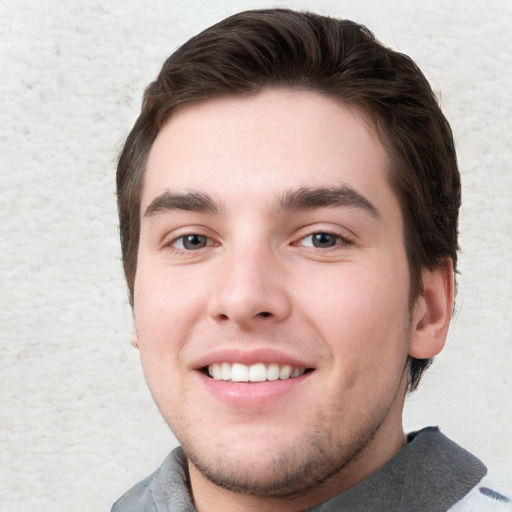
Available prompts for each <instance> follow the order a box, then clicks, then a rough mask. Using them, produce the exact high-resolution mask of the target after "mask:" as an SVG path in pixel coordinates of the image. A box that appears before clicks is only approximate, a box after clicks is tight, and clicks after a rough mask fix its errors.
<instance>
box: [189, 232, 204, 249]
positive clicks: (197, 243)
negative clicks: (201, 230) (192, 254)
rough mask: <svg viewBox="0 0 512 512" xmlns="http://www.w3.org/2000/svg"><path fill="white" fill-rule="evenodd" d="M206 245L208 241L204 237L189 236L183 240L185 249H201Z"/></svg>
mask: <svg viewBox="0 0 512 512" xmlns="http://www.w3.org/2000/svg"><path fill="white" fill-rule="evenodd" d="M205 245H206V240H205V237H204V236H202V235H187V236H186V237H185V238H184V240H183V246H184V247H185V249H201V248H202V247H204V246H205Z"/></svg>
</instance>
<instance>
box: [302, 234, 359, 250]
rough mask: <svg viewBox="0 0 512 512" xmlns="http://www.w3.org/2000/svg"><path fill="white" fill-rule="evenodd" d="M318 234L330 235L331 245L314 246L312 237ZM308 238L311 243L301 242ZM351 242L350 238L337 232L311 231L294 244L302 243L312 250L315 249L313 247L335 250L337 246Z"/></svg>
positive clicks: (350, 243)
mask: <svg viewBox="0 0 512 512" xmlns="http://www.w3.org/2000/svg"><path fill="white" fill-rule="evenodd" d="M318 236H324V237H325V236H327V237H330V238H331V239H334V243H333V244H332V245H328V246H327V247H316V246H315V245H314V240H315V238H314V237H318ZM308 238H310V239H311V245H304V244H302V243H301V242H303V241H304V240H306V239H308ZM353 243H354V242H353V241H352V240H351V239H350V238H348V237H346V236H342V235H340V234H339V233H332V232H330V231H315V232H313V233H310V234H308V235H306V236H304V237H302V238H300V239H299V241H298V242H297V243H296V244H295V245H302V246H303V247H308V248H310V249H313V250H315V249H320V250H322V249H323V250H325V251H328V250H335V249H337V248H339V246H350V245H352V244H353Z"/></svg>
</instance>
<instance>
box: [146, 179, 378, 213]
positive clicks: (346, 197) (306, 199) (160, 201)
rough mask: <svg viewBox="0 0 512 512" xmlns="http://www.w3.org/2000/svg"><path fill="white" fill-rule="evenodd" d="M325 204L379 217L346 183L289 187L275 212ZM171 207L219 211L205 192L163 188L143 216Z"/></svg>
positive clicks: (198, 210)
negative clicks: (181, 191) (357, 209)
mask: <svg viewBox="0 0 512 512" xmlns="http://www.w3.org/2000/svg"><path fill="white" fill-rule="evenodd" d="M329 207H345V208H360V209H362V210H365V211H367V212H368V213H369V214H370V215H372V216H373V217H375V218H377V219H380V214H379V211H378V210H377V208H376V207H375V206H374V205H373V204H372V203H371V202H370V201H369V200H368V199H367V198H366V197H364V196H363V195H362V194H360V193H359V192H357V191H356V190H354V189H353V188H351V187H349V186H346V185H343V186H340V187H321V188H299V189H297V190H289V191H288V192H285V193H284V194H283V195H282V196H281V198H280V200H279V201H278V204H277V212H278V213H280V212H283V211H287V210H313V209H315V208H329ZM173 210H184V211H191V212H206V213H213V214H215V213H219V208H218V206H217V205H216V203H215V201H214V200H213V199H212V198H211V197H210V196H209V195H208V194H204V193H202V192H184V193H176V192H171V191H169V190H167V191H165V192H163V193H162V194H160V195H158V196H157V197H156V198H155V199H153V201H151V203H150V205H149V206H148V207H147V208H146V211H145V213H144V216H145V217H151V216H152V215H157V214H159V213H164V212H167V211H173Z"/></svg>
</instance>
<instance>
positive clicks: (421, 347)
mask: <svg viewBox="0 0 512 512" xmlns="http://www.w3.org/2000/svg"><path fill="white" fill-rule="evenodd" d="M422 280H423V292H422V294H421V295H420V297H418V299H417V300H416V303H415V305H414V311H413V323H412V332H411V342H410V346H409V355H410V356H411V357H414V358H416V359H428V358H430V357H433V356H435V355H437V354H439V352H441V350H442V349H443V347H444V344H445V341H446V336H447V334H448V328H449V326H450V320H451V317H452V312H453V304H454V288H455V283H454V275H453V263H452V260H451V259H446V260H445V261H444V262H443V263H442V265H441V266H440V267H439V268H436V269H434V270H427V269H425V270H424V271H423V273H422Z"/></svg>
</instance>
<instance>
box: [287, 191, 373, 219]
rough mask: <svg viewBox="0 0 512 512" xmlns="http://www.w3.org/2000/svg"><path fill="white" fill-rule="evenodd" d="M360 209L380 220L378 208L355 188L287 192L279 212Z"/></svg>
mask: <svg viewBox="0 0 512 512" xmlns="http://www.w3.org/2000/svg"><path fill="white" fill-rule="evenodd" d="M337 206H341V207H345V208H360V209H362V210H365V211H366V212H368V213H369V214H370V215H371V216H372V217H375V218H377V219H380V218H381V217H380V214H379V211H378V210H377V208H376V207H375V206H374V205H373V204H372V203H371V202H370V201H369V200H368V199H367V198H366V197H364V196H363V195H362V194H360V193H359V192H357V191H356V190H354V189H353V188H351V187H349V186H346V185H342V186H340V187H322V188H299V189H298V190H291V191H288V192H286V193H285V194H284V195H283V196H282V197H281V200H280V201H279V203H278V211H284V210H312V209H315V208H329V207H337Z"/></svg>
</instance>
